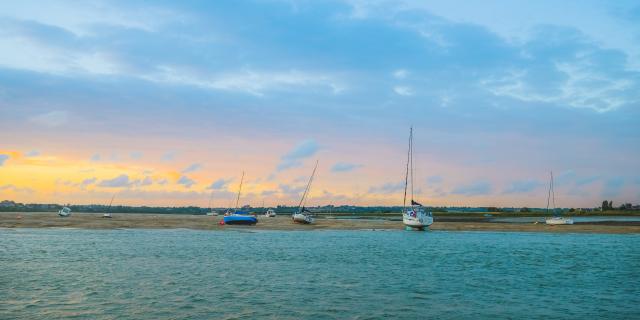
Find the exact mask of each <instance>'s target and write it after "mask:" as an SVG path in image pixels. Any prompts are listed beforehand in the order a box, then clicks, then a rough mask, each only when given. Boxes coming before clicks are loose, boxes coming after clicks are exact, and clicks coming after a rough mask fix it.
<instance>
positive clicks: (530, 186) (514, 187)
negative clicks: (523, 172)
mask: <svg viewBox="0 0 640 320" xmlns="http://www.w3.org/2000/svg"><path fill="white" fill-rule="evenodd" d="M544 185H545V184H544V183H542V182H540V181H537V180H520V181H513V182H512V183H511V185H510V186H508V187H507V188H506V189H505V190H504V191H503V192H502V193H504V194H513V193H527V192H531V191H533V190H535V189H537V188H539V187H542V186H544Z"/></svg>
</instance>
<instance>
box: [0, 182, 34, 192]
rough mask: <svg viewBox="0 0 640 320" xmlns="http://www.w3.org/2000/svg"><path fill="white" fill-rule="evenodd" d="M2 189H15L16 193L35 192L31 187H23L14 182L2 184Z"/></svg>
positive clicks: (0, 187)
mask: <svg viewBox="0 0 640 320" xmlns="http://www.w3.org/2000/svg"><path fill="white" fill-rule="evenodd" d="M2 190H6V191H13V192H16V193H26V194H32V193H34V190H33V189H31V188H21V187H17V186H15V185H13V184H5V185H2V186H0V191H2Z"/></svg>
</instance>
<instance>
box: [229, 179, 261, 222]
mask: <svg viewBox="0 0 640 320" xmlns="http://www.w3.org/2000/svg"><path fill="white" fill-rule="evenodd" d="M243 181H244V171H243V172H242V178H240V187H239V188H238V196H237V197H236V207H235V209H234V210H231V209H229V210H227V212H226V213H225V214H224V218H222V221H223V224H229V225H253V224H256V223H258V218H257V217H255V216H252V215H250V214H249V212H245V211H238V203H239V202H240V193H241V192H242V182H243Z"/></svg>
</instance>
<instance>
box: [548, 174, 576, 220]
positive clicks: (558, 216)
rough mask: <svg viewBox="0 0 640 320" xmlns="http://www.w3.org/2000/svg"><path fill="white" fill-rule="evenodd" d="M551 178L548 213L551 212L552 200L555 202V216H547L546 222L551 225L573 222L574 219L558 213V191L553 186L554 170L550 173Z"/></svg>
mask: <svg viewBox="0 0 640 320" xmlns="http://www.w3.org/2000/svg"><path fill="white" fill-rule="evenodd" d="M549 174H550V178H549V194H548V195H547V214H548V213H549V204H550V202H551V201H552V204H553V217H550V218H546V219H545V223H546V224H549V225H562V224H573V219H571V218H565V217H561V216H560V215H557V214H556V211H557V210H556V193H555V190H554V188H553V171H551V172H550V173H549Z"/></svg>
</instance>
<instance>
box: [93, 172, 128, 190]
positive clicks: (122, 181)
mask: <svg viewBox="0 0 640 320" xmlns="http://www.w3.org/2000/svg"><path fill="white" fill-rule="evenodd" d="M129 185H130V181H129V176H128V175H126V174H121V175H119V176H117V177H115V178H113V179H106V180H102V181H100V183H98V187H106V188H119V187H127V186H129Z"/></svg>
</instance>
